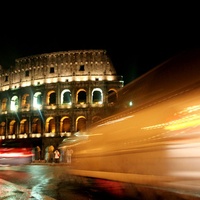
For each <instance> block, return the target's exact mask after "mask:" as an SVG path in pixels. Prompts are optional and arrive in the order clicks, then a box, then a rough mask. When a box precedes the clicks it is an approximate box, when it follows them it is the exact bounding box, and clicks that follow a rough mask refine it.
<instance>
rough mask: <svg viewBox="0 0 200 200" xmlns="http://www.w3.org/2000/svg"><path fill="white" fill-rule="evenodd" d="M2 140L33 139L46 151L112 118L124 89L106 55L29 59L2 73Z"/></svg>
mask: <svg viewBox="0 0 200 200" xmlns="http://www.w3.org/2000/svg"><path fill="white" fill-rule="evenodd" d="M0 72H1V73H0V139H16V138H21V139H23V138H31V139H32V141H33V144H34V145H35V146H37V145H40V147H41V148H42V150H43V155H44V150H45V148H46V147H48V146H50V145H54V147H56V146H58V144H59V143H60V141H61V140H62V139H63V137H69V136H71V135H73V134H74V133H75V132H78V131H84V130H85V129H86V128H87V127H88V126H89V125H90V124H92V123H94V122H96V121H98V120H100V119H101V118H102V117H103V116H102V114H103V115H109V113H108V112H109V109H107V108H108V107H109V106H110V105H112V103H113V101H114V99H113V97H112V99H109V98H108V94H110V93H116V98H117V90H118V89H120V88H122V87H123V86H124V81H123V77H122V76H118V75H117V74H116V70H115V68H114V66H113V64H112V62H111V60H110V58H109V56H108V55H107V53H106V51H105V50H75V51H64V52H54V53H47V54H40V55H34V56H28V57H24V58H19V59H16V60H15V66H14V67H11V68H10V69H3V68H2V67H1V68H0Z"/></svg>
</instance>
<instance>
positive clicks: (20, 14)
mask: <svg viewBox="0 0 200 200" xmlns="http://www.w3.org/2000/svg"><path fill="white" fill-rule="evenodd" d="M123 4H124V5H123ZM123 4H122V3H121V4H117V5H116V3H115V4H112V3H109V5H108V3H107V2H102V1H99V2H98V1H97V2H96V3H95V5H94V2H93V3H92V2H91V3H89V2H88V3H82V5H80V2H79V3H77V2H76V3H74V5H69V4H66V3H63V4H61V3H55V4H52V5H51V4H49V3H48V4H45V3H43V4H36V3H35V4H31V3H30V4H29V5H24V4H22V5H23V6H22V5H19V4H16V5H13V3H12V8H11V7H9V5H8V6H7V8H5V9H3V8H2V11H3V13H1V16H0V17H1V25H0V26H1V29H0V64H1V65H2V66H3V67H6V68H7V67H9V66H10V65H14V61H15V59H16V58H20V57H24V56H31V55H36V54H42V53H50V52H57V51H68V50H81V49H105V50H107V52H108V54H109V56H110V57H111V60H112V62H113V64H114V66H115V68H116V70H117V73H118V75H122V76H123V77H124V80H125V84H126V83H128V82H130V81H131V80H133V79H135V78H137V77H139V76H141V75H142V74H143V73H145V72H147V71H148V70H150V69H151V68H152V67H155V66H156V65H158V64H160V63H161V62H163V61H165V60H166V59H168V58H170V57H171V56H173V55H175V54H177V53H179V52H181V51H184V50H188V49H191V48H199V47H200V34H199V33H200V31H199V18H200V17H199V14H198V13H199V12H198V10H197V11H195V7H196V6H195V5H192V6H191V7H190V6H188V4H185V5H183V4H181V5H176V6H175V5H174V4H173V5H167V4H166V5H158V3H157V4H155V5H152V4H149V5H147V4H144V3H141V5H136V4H133V3H129V4H125V3H123ZM196 8H197V7H196Z"/></svg>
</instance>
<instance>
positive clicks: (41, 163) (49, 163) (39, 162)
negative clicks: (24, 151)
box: [30, 160, 71, 166]
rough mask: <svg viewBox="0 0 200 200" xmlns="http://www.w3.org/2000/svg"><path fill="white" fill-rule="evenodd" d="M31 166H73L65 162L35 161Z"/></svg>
mask: <svg viewBox="0 0 200 200" xmlns="http://www.w3.org/2000/svg"><path fill="white" fill-rule="evenodd" d="M30 164H31V165H67V166H70V165H71V164H69V163H65V162H59V163H55V162H46V161H45V160H34V161H32V162H31V163H30Z"/></svg>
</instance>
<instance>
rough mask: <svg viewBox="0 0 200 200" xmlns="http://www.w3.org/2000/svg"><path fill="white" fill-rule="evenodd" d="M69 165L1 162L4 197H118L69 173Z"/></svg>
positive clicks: (0, 193) (50, 199) (79, 199)
mask: <svg viewBox="0 0 200 200" xmlns="http://www.w3.org/2000/svg"><path fill="white" fill-rule="evenodd" d="M68 167H70V166H67V165H62V164H55V163H49V164H45V165H43V164H41V165H37V164H36V165H35V164H31V165H21V166H0V185H1V190H0V199H8V200H11V199H12V200H15V199H16V200H18V199H20V200H28V199H31V200H55V199H56V200H66V199H70V200H72V199H73V200H74V199H76V200H100V199H110V198H112V199H113V198H117V197H111V196H110V195H109V194H107V193H105V192H104V191H101V190H100V189H99V188H98V189H97V188H95V186H94V187H92V188H91V187H89V186H88V185H87V184H84V183H83V184H80V182H78V181H76V180H74V179H73V178H71V177H70V176H69V175H68V174H67V168H68ZM119 198H120V197H119ZM117 199H118V198H117Z"/></svg>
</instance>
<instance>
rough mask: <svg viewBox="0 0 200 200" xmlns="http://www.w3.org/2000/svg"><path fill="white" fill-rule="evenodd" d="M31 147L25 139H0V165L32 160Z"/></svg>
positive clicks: (25, 162)
mask: <svg viewBox="0 0 200 200" xmlns="http://www.w3.org/2000/svg"><path fill="white" fill-rule="evenodd" d="M32 150H33V148H32V145H31V142H30V141H29V140H26V139H5V140H0V165H21V164H29V163H31V161H32V157H33V156H34V154H33V151H32Z"/></svg>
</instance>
